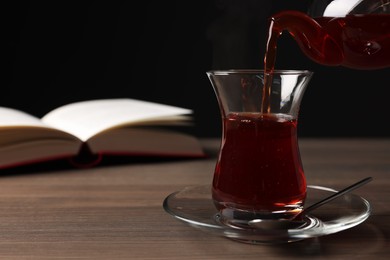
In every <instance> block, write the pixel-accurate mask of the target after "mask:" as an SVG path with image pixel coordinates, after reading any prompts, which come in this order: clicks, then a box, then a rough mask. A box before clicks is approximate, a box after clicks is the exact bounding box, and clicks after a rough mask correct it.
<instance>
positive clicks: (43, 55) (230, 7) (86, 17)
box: [0, 0, 390, 137]
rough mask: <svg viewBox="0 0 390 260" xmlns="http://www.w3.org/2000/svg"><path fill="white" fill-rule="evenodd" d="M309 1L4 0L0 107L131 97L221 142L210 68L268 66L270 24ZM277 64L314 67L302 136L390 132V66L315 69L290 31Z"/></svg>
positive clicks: (35, 108)
mask: <svg viewBox="0 0 390 260" xmlns="http://www.w3.org/2000/svg"><path fill="white" fill-rule="evenodd" d="M8 2H11V3H8ZM309 2H310V1H309V0H306V1H305V0H284V1H283V0H275V1H271V0H256V1H255V0H225V1H223V0H219V1H215V0H208V1H207V0H198V1H195V0H182V1H172V0H167V1H157V0H156V1H138V0H131V1H24V2H21V1H3V2H2V3H1V4H0V5H1V6H0V8H1V11H2V17H3V18H4V22H3V29H2V34H3V35H2V36H3V37H2V39H3V42H4V43H5V46H4V47H3V48H2V56H3V58H2V59H1V60H2V62H3V63H4V64H3V65H5V66H3V68H4V67H5V68H6V69H5V70H4V69H3V73H2V77H1V79H2V82H1V95H0V106H6V107H13V108H17V109H21V110H23V111H25V112H28V113H30V114H33V115H35V116H38V117H41V116H43V115H44V114H45V113H47V112H48V111H50V110H51V109H54V108H56V107H58V106H60V105H64V104H67V103H70V102H74V101H80V100H86V99H95V98H120V97H129V98H136V99H143V100H149V101H155V102H161V103H165V104H170V105H175V106H181V107H185V108H190V109H193V110H194V117H195V122H196V125H195V127H194V128H191V130H188V131H189V132H191V133H194V134H195V135H197V136H200V137H211V136H219V135H220V133H221V126H220V124H221V123H220V115H219V110H218V105H217V100H216V98H215V95H214V92H213V90H212V87H211V84H210V83H209V81H208V78H207V77H206V71H208V70H211V69H242V68H247V69H259V68H262V67H263V65H262V59H263V55H264V49H265V41H266V35H267V18H268V17H269V16H270V15H272V13H275V12H277V11H279V10H282V9H296V10H301V11H305V12H306V10H307V8H308V4H309ZM276 68H277V69H309V70H312V71H314V77H313V78H312V80H311V82H310V85H309V87H308V89H307V91H306V93H305V96H304V98H303V101H302V105H301V111H300V116H299V122H300V123H299V135H300V136H305V137H383V136H387V137H388V136H390V126H389V123H388V121H389V120H388V119H389V115H388V112H389V102H390V100H389V96H388V94H387V92H388V87H389V82H390V80H389V79H388V74H389V72H390V70H389V69H383V70H372V71H361V70H351V69H347V68H343V67H325V66H321V65H318V64H315V63H313V62H312V61H311V60H309V59H308V58H306V57H305V56H304V55H303V54H302V52H301V51H300V49H299V48H298V46H297V44H296V43H295V41H294V40H293V39H292V37H291V36H289V35H288V34H283V35H282V36H281V38H280V41H279V45H278V57H277V64H276Z"/></svg>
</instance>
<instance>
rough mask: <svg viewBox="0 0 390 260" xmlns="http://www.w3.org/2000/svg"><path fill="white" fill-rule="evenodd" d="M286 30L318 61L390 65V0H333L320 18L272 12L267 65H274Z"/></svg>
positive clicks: (377, 66)
mask: <svg viewBox="0 0 390 260" xmlns="http://www.w3.org/2000/svg"><path fill="white" fill-rule="evenodd" d="M285 30H287V31H288V32H289V33H290V34H291V35H292V36H293V37H294V39H295V40H296V42H297V43H298V45H299V47H300V48H301V50H302V51H303V53H304V54H305V55H306V56H308V57H309V58H310V59H312V60H313V61H315V62H317V63H319V64H323V65H328V66H338V65H340V66H344V67H349V68H353V69H365V70H368V69H381V68H387V67H389V66H390V0H334V1H332V2H331V3H330V4H329V5H328V6H327V7H326V8H325V10H324V13H323V15H322V16H317V17H310V16H309V15H307V14H305V13H302V12H298V11H282V12H279V13H277V14H275V15H273V16H272V18H271V19H270V36H269V39H268V44H267V54H268V55H267V56H266V60H265V66H266V68H267V67H268V68H269V67H270V66H271V65H273V64H274V59H275V53H276V41H277V38H278V37H279V35H280V34H281V33H282V32H283V31H285ZM267 59H268V60H267Z"/></svg>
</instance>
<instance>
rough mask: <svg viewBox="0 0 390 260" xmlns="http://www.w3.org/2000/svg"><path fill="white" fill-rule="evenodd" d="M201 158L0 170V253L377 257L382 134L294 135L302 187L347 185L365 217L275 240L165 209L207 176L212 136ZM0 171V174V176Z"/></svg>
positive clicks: (386, 166) (386, 250) (383, 178)
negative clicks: (215, 231)
mask: <svg viewBox="0 0 390 260" xmlns="http://www.w3.org/2000/svg"><path fill="white" fill-rule="evenodd" d="M202 143H203V144H204V147H205V150H206V151H207V152H208V153H209V154H210V156H209V157H208V158H206V159H195V160H158V161H145V160H144V161H142V160H140V161H134V162H132V163H128V164H119V165H106V166H101V167H96V168H92V169H82V170H80V169H62V170H56V171H54V170H51V171H42V172H22V173H14V172H12V171H11V172H6V173H3V174H1V175H0V259H241V258H243V259H259V258H263V257H265V259H279V258H280V259H283V258H288V259H290V258H303V257H309V258H311V259H316V258H318V259H327V258H331V259H353V258H355V257H356V258H361V259H387V258H388V257H389V256H390V244H389V241H390V240H389V238H390V206H389V202H390V190H389V187H390V140H389V139H302V140H300V149H301V154H302V160H303V164H304V168H305V172H306V177H307V181H308V183H309V184H316V185H322V186H327V187H331V188H335V189H338V188H342V187H344V186H347V185H349V184H351V183H352V182H354V181H358V180H359V179H362V178H364V177H367V176H372V177H373V178H374V180H373V181H372V182H370V183H369V184H367V185H366V186H364V187H361V188H360V189H358V190H356V191H354V193H355V194H357V195H360V196H362V197H364V198H365V199H367V200H368V201H369V202H370V203H371V206H372V209H373V212H372V215H371V216H370V217H369V218H368V219H367V220H366V221H365V222H363V223H362V224H360V225H358V226H356V227H353V228H351V229H348V230H345V231H342V232H339V233H336V234H332V235H328V236H323V237H320V238H313V239H307V240H303V241H299V242H294V243H289V244H282V245H249V244H243V243H239V242H235V241H232V240H230V239H227V238H223V237H218V236H214V235H210V234H208V233H205V232H203V231H201V230H197V229H194V228H192V227H190V226H187V225H186V224H185V223H183V222H181V221H178V220H176V219H175V218H173V217H172V216H170V215H169V214H167V213H166V212H165V211H164V209H163V207H162V202H163V200H164V198H165V197H166V196H167V195H169V194H170V193H172V192H174V191H177V190H181V189H183V188H184V187H186V186H193V185H203V184H209V183H211V180H212V175H213V169H214V164H215V161H216V155H217V152H218V145H219V141H218V140H216V139H213V140H211V139H210V140H202ZM0 173H1V172H0Z"/></svg>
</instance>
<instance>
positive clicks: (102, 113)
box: [0, 99, 204, 169]
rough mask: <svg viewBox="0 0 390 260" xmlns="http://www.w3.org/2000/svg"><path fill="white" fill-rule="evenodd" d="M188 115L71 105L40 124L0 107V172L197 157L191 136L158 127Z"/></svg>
mask: <svg viewBox="0 0 390 260" xmlns="http://www.w3.org/2000/svg"><path fill="white" fill-rule="evenodd" d="M191 113H192V111H191V110H189V109H184V108H179V107H173V106H168V105H163V104H157V103H152V102H147V101H141V100H135V99H101V100H90V101H82V102H76V103H72V104H68V105H65V106H62V107H59V108H57V109H54V110H53V111H51V112H49V113H48V114H46V115H45V116H44V117H42V118H41V119H39V118H36V117H34V116H32V115H29V114H27V113H25V112H22V111H19V110H15V109H11V108H6V107H0V169H1V168H8V167H13V166H18V165H25V164H31V163H35V162H43V161H49V160H55V159H61V158H70V159H72V158H73V159H77V158H80V157H88V156H90V157H91V158H95V159H93V160H94V161H95V162H93V163H96V162H97V161H96V160H98V159H97V158H101V157H102V156H104V155H126V156H127V155H129V156H133V155H138V156H174V157H202V156H203V155H204V154H203V151H202V148H201V146H200V143H199V142H198V140H197V139H196V138H195V137H193V136H191V135H188V134H185V133H181V132H180V131H172V127H170V130H168V129H164V128H163V126H172V125H180V124H188V123H190V120H191V117H190V115H191ZM91 155H93V156H91ZM73 159H72V160H73ZM81 159H83V158H81ZM88 160H89V159H87V160H85V158H84V160H80V161H88ZM74 161H78V160H74Z"/></svg>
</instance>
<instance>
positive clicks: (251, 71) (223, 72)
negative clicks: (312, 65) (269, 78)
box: [206, 69, 313, 76]
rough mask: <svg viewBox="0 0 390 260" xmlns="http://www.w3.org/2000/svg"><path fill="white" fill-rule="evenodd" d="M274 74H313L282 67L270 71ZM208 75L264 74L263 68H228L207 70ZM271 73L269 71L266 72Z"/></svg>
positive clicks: (307, 71) (308, 71)
mask: <svg viewBox="0 0 390 260" xmlns="http://www.w3.org/2000/svg"><path fill="white" fill-rule="evenodd" d="M272 73H273V74H274V75H275V74H277V75H278V74H279V75H280V74H283V75H298V74H299V75H311V74H313V72H312V71H310V70H284V69H280V70H279V69H278V70H273V72H272ZM206 74H208V75H216V76H226V75H231V74H262V75H263V74H264V70H263V69H229V70H209V71H207V72H206ZM267 74H271V73H267Z"/></svg>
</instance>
